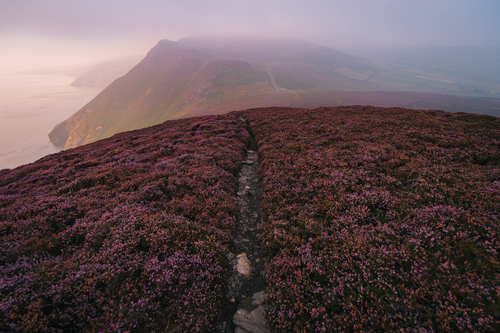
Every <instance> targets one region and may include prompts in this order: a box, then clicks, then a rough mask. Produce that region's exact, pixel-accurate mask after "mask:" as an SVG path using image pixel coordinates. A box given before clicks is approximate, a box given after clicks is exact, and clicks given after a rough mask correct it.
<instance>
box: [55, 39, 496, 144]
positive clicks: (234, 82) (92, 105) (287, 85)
mask: <svg viewBox="0 0 500 333" xmlns="http://www.w3.org/2000/svg"><path fill="white" fill-rule="evenodd" d="M400 72H401V71H400V70H395V69H393V68H391V67H390V66H387V65H383V64H380V63H376V62H373V61H370V60H367V59H363V58H359V57H355V56H352V55H349V54H346V53H343V52H340V51H338V50H335V49H332V48H328V47H325V46H320V45H317V44H313V43H308V42H304V41H301V40H297V39H245V38H232V39H231V38H208V37H203V38H202V37H192V38H184V39H181V40H179V41H176V42H175V41H170V40H161V41H159V42H158V43H157V45H156V46H155V47H153V48H152V49H151V50H150V51H149V52H148V54H147V55H146V57H145V58H144V59H143V60H142V61H141V62H140V63H139V64H137V65H136V66H135V67H134V68H132V69H131V70H130V71H129V72H128V73H127V74H126V75H124V76H123V77H120V78H118V79H116V80H115V81H114V82H112V83H111V84H110V85H109V86H108V87H107V88H105V89H104V90H103V91H102V92H101V93H100V94H99V95H98V96H96V97H95V98H94V99H93V100H92V101H90V102H89V103H87V104H86V105H85V106H84V107H82V108H81V109H80V110H79V111H78V112H76V113H75V114H74V115H73V116H71V117H70V118H68V119H67V120H65V121H63V122H61V123H59V124H57V125H56V126H55V127H54V129H53V130H52V131H51V132H50V133H49V138H50V140H51V142H52V143H53V144H54V145H55V146H56V147H57V148H72V147H76V146H79V145H82V144H86V143H90V142H93V141H96V140H100V139H103V138H107V137H110V136H112V135H114V134H116V133H119V132H122V131H127V130H133V129H139V128H144V127H147V126H151V125H154V124H159V123H162V122H164V121H166V120H169V119H175V118H182V117H187V116H193V115H205V114H222V113H226V112H229V111H235V110H245V109H248V108H255V107H272V106H293V107H307V108H314V107H319V106H325V105H327V106H332V105H353V104H354V105H355V104H370V105H377V106H385V107H390V106H400V107H407V108H429V109H438V108H439V109H444V110H448V111H467V112H476V113H490V114H496V113H498V109H500V99H476V98H469V97H462V96H452V95H440V94H442V93H449V92H452V91H453V89H455V88H456V87H455V86H454V84H452V83H443V82H440V81H439V82H438V81H433V80H434V79H432V78H430V77H429V78H428V79H422V77H424V78H425V76H423V75H420V74H419V73H413V74H412V73H409V72H408V73H406V72H405V73H402V72H401V73H400ZM412 75H413V76H414V77H413V76H412ZM419 77H420V78H419ZM397 80H403V81H405V82H400V81H397ZM412 82H413V83H412ZM436 82H438V83H439V84H438V85H436ZM450 82H451V81H450ZM430 92H432V94H430ZM495 112H496V113H495Z"/></svg>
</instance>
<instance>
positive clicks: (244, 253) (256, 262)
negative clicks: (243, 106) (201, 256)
mask: <svg viewBox="0 0 500 333" xmlns="http://www.w3.org/2000/svg"><path fill="white" fill-rule="evenodd" d="M258 168H259V156H258V155H257V152H256V146H255V142H254V141H253V140H252V143H251V145H250V147H249V150H248V152H247V156H246V158H245V159H244V160H243V161H242V167H241V171H240V173H239V175H238V193H237V195H238V205H239V207H240V218H239V220H238V222H237V227H236V234H235V246H234V253H231V254H230V255H229V258H228V259H229V261H230V264H231V267H232V268H233V272H232V274H231V276H230V278H229V286H228V292H227V298H228V301H229V305H228V309H227V310H228V311H227V312H228V314H230V315H231V316H232V318H229V316H227V318H226V319H225V320H224V321H223V323H222V324H221V326H222V327H221V328H220V332H224V333H247V332H255V333H267V332H269V330H268V329H267V327H266V323H265V320H264V312H265V308H264V307H263V306H262V305H261V304H262V303H263V302H264V300H265V298H266V296H267V295H266V294H265V291H264V288H265V277H264V270H265V267H266V262H265V260H264V257H263V256H262V252H261V247H260V241H261V240H260V236H261V235H260V233H259V230H260V223H261V207H260V203H261V185H260V181H259V176H258V174H257V170H258ZM231 320H232V322H230V321H231Z"/></svg>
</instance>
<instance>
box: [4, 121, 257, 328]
mask: <svg viewBox="0 0 500 333" xmlns="http://www.w3.org/2000/svg"><path fill="white" fill-rule="evenodd" d="M248 141H249V134H248V132H247V130H246V125H245V124H244V123H242V122H241V121H240V120H238V119H237V118H235V117H234V116H220V117H213V116H212V117H204V118H194V119H186V120H178V121H169V122H166V123H164V124H162V125H158V126H154V127H150V128H148V129H144V130H138V131H133V132H127V133H122V134H118V135H115V136H114V137H112V138H110V139H107V140H102V141H98V142H96V143H93V144H89V145H86V146H82V147H79V148H76V149H71V150H68V151H64V152H61V153H58V154H55V155H51V156H47V157H45V158H43V159H41V160H39V161H37V162H35V163H33V164H30V165H25V166H21V167H19V168H17V169H14V170H8V171H2V173H1V175H0V186H1V188H0V235H1V238H0V239H1V240H0V241H1V246H0V295H1V297H0V331H5V332H8V331H13V332H84V331H88V332H152V331H156V332H160V331H161V332H209V331H214V330H215V325H216V323H217V320H218V317H219V315H220V311H221V308H222V302H223V292H224V288H225V287H226V284H227V277H228V263H227V255H228V253H229V250H230V248H231V246H232V232H233V229H234V223H235V220H236V217H237V213H238V207H237V204H236V200H235V184H236V178H235V175H236V172H237V171H238V169H239V166H240V162H241V160H242V159H243V153H244V151H245V146H246V145H247V143H248Z"/></svg>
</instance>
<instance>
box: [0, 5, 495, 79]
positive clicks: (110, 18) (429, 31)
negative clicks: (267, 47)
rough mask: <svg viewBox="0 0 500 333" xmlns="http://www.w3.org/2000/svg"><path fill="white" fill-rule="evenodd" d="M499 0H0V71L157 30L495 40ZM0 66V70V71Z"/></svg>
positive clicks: (87, 57)
mask: <svg viewBox="0 0 500 333" xmlns="http://www.w3.org/2000/svg"><path fill="white" fill-rule="evenodd" d="M499 17H500V1H499V0H85V1H83V0H0V64H1V65H0V70H1V69H2V68H3V69H4V72H5V68H7V69H10V70H14V69H16V70H18V69H23V68H37V67H43V66H56V65H64V64H75V63H79V62H86V61H93V60H101V59H103V58H109V57H114V56H116V55H120V54H125V55H129V54H145V53H146V52H147V51H148V50H149V49H150V48H151V47H153V46H154V45H155V44H156V42H157V41H158V40H160V39H163V38H166V39H171V40H178V39H179V38H182V37H187V36H191V35H203V34H249V35H268V36H287V37H298V38H301V39H304V40H307V41H311V42H316V43H320V44H323V45H326V46H330V47H334V48H337V49H339V50H343V49H346V48H347V49H348V48H349V47H352V46H359V45H387V46H395V45H481V46H497V47H500V19H499ZM0 73H1V72H0Z"/></svg>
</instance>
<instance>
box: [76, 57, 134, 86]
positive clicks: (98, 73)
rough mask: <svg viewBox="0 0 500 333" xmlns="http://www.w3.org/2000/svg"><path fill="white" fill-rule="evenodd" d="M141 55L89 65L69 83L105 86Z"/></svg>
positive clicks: (125, 72)
mask: <svg viewBox="0 0 500 333" xmlns="http://www.w3.org/2000/svg"><path fill="white" fill-rule="evenodd" d="M141 59H142V57H137V56H131V57H126V58H120V59H114V60H109V61H105V62H102V63H99V64H97V65H95V66H92V67H90V68H89V69H87V70H86V71H85V72H84V73H82V74H81V75H79V76H78V77H77V78H75V80H74V81H73V82H72V83H71V85H72V86H75V87H105V86H107V85H109V84H110V83H111V82H113V81H114V80H115V79H116V78H118V77H121V76H123V75H125V74H127V72H128V71H129V70H130V69H132V67H134V66H135V65H137V64H138V63H139V61H141Z"/></svg>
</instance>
